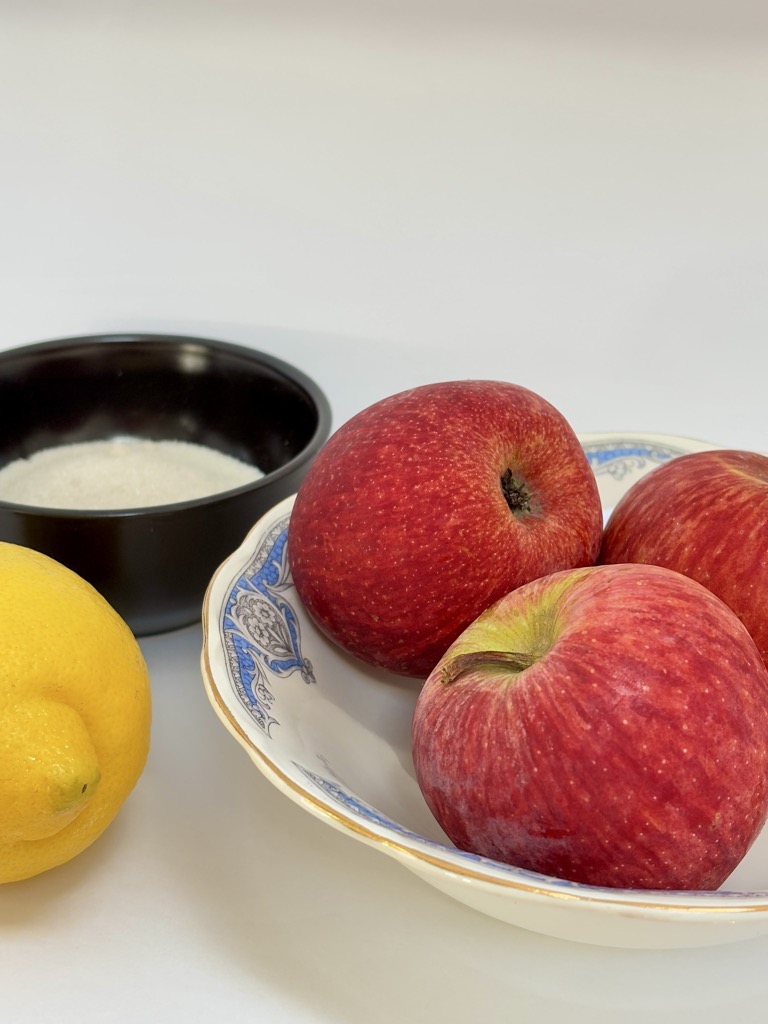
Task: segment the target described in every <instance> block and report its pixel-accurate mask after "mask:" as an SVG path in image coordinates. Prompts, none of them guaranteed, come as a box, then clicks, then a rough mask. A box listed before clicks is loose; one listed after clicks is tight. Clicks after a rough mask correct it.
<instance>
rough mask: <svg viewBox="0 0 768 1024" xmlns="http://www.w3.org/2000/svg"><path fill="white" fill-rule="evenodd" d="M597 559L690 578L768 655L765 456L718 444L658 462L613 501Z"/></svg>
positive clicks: (766, 658) (767, 486)
mask: <svg viewBox="0 0 768 1024" xmlns="http://www.w3.org/2000/svg"><path fill="white" fill-rule="evenodd" d="M600 561H601V562H602V563H604V564H615V563H618V562H646V563H649V564H652V565H662V566H665V567H666V568H668V569H675V570H677V572H681V573H683V574H684V575H685V576H690V577H691V579H694V580H697V581H698V582H699V583H701V584H703V585H704V586H705V587H707V589H708V590H711V591H712V592H713V593H714V594H716V595H717V596H718V597H719V598H720V599H721V600H722V601H725V603H726V604H727V605H728V607H729V608H731V609H732V610H733V611H734V612H735V613H736V614H737V615H738V616H739V618H740V619H741V620H742V622H743V623H744V625H745V626H746V627H747V629H748V630H749V632H750V633H751V634H752V638H753V639H754V641H755V643H756V644H757V648H758V650H759V651H760V654H761V655H762V657H763V660H764V661H766V662H768V457H766V456H765V455H760V454H758V453H756V452H744V451H727V450H720V451H709V452H696V453H694V454H691V455H683V456H680V457H679V458H677V459H673V460H672V461H671V462H668V463H665V464H664V465H663V466H659V467H658V468H657V469H655V470H653V471H652V472H651V473H649V474H648V475H647V476H645V477H642V478H641V479H640V480H639V481H638V482H637V483H636V484H634V486H633V487H631V488H630V490H629V491H627V493H626V494H625V495H624V496H623V498H622V499H621V500H620V501H619V503H618V504H617V505H616V508H615V509H614V510H613V512H612V514H611V516H610V517H609V520H608V523H607V524H606V529H605V535H604V538H603V545H602V550H601V553H600Z"/></svg>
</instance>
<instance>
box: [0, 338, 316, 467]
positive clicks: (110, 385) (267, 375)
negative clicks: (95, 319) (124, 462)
mask: <svg viewBox="0 0 768 1024" xmlns="http://www.w3.org/2000/svg"><path fill="white" fill-rule="evenodd" d="M325 416H326V410H325V409H324V406H323V399H322V396H320V395H319V392H318V390H317V388H316V387H315V386H314V385H313V384H312V382H311V381H309V380H308V379H307V378H305V377H304V376H303V375H302V374H301V373H299V372H298V371H295V370H294V369H293V368H292V367H287V366H286V365H285V364H282V363H281V362H280V361H279V360H277V359H274V358H272V357H269V356H263V355H261V354H258V353H252V352H249V351H248V350H245V349H242V348H240V347H239V346H235V345H229V344H227V343H223V342H210V341H203V340H200V339H195V338H177V337H164V336H157V337H155V336H145V335H111V336H101V337H97V338H82V339H69V340H65V341H61V342H48V343H43V344H41V345H31V346H27V347H25V348H20V349H16V350H12V351H9V352H6V353H3V354H2V355H0V466H2V465H5V464H7V463H9V462H11V461H13V460H15V459H17V458H20V457H28V456H30V455H32V454H34V453H35V452H37V451H39V450H41V449H43V448H50V447H54V446H57V445H62V444H67V443H73V442H79V441H90V440H95V439H104V438H111V437H115V436H120V435H130V436H134V437H140V438H148V439H152V440H180V441H187V442H191V443H196V444H201V445H205V446H207V447H210V448H214V449H216V450H218V451H222V452H225V453H226V454H228V455H232V456H234V457H236V458H239V459H241V460H242V461H244V462H247V463H249V464H252V465H255V466H257V467H258V468H259V469H261V470H262V471H263V472H264V473H267V474H269V473H272V472H274V471H275V470H276V469H279V468H280V467H281V466H284V465H285V464H286V463H288V462H290V461H291V460H292V459H294V458H296V457H297V456H299V455H300V454H301V453H302V452H303V451H304V450H305V449H306V448H307V447H308V445H310V443H311V442H312V440H313V438H314V437H315V435H316V434H317V433H318V429H319V427H320V425H321V420H322V419H323V418H324V417H325Z"/></svg>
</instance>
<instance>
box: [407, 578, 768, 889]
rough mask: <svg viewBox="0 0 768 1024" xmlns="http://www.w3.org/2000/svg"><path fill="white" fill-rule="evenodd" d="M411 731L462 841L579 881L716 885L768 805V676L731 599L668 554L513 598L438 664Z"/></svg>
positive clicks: (433, 804) (432, 797) (425, 776)
mask: <svg viewBox="0 0 768 1024" xmlns="http://www.w3.org/2000/svg"><path fill="white" fill-rule="evenodd" d="M412 738H413V756H414V764H415V768H416V777H417V780H418V783H419V786H420V788H421V790H422V793H423V794H424V797H425V799H426V801H427V804H428V805H429V807H430V808H431V810H432V812H433V814H434V815H435V817H436V819H437V820H438V822H439V823H440V825H441V826H442V828H443V829H444V831H445V832H446V834H447V835H448V836H449V838H450V839H451V840H452V841H453V842H454V843H455V844H456V846H458V847H459V848H461V849H464V850H469V851H472V852H474V853H476V854H480V855H483V856H486V857H491V858H494V859H496V860H500V861H503V862H506V863H511V864H516V865H518V866H520V867H523V868H527V869H530V870H533V871H538V872H542V873H544V874H547V875H552V876H556V877H560V878H566V879H571V880H573V881H577V882H583V883H588V884H592V885H603V886H611V887H623V888H643V889H714V888H717V887H718V886H719V885H721V884H722V882H723V881H724V880H725V879H726V878H727V876H728V875H729V874H730V873H731V871H732V870H733V869H734V868H735V867H736V865H737V864H738V862H739V861H740V860H741V859H742V857H743V856H744V854H745V853H746V851H747V850H748V848H749V846H750V845H751V843H752V842H753V840H754V838H755V836H756V835H757V833H758V832H759V830H760V829H761V827H762V826H763V823H764V822H765V820H766V814H768V670H767V669H766V667H765V665H764V664H763V662H762V660H761V658H760V655H759V653H758V651H757V648H756V647H755V644H754V642H753V640H752V638H751V637H750V636H749V633H748V632H747V630H746V629H745V628H744V626H743V625H742V623H741V622H740V621H739V619H738V618H737V617H736V616H735V615H734V614H733V612H731V611H730V609H729V608H727V607H726V605H724V604H723V603H722V602H721V601H720V600H719V599H718V598H716V597H715V596H714V595H713V594H712V593H710V591H708V590H706V589H705V588H704V587H702V586H700V585H699V584H698V583H695V582H694V581H692V580H689V579H687V578H686V577H685V576H681V575H680V574H679V573H675V572H672V571H671V570H668V569H661V568H658V567H657V566H646V565H615V566H613V565H612V566H596V567H592V568H586V569H580V570H576V571H566V572H561V573H556V574H554V575H552V576H549V577H546V578H544V579H539V580H536V581H535V582H533V583H530V584H528V585H527V586H524V587H521V588H519V589H518V590H516V591H514V592H513V593H511V594H509V595H507V596H506V597H504V598H502V599H501V601H499V602H498V603H497V604H496V605H494V606H493V607H492V608H490V609H488V610H486V611H485V612H484V613H483V614H482V615H480V616H479V618H478V619H477V620H476V621H475V622H474V623H473V624H472V625H470V626H469V628H468V629H467V630H466V631H465V632H464V633H463V634H462V635H461V636H460V637H459V638H458V640H457V641H456V642H455V643H454V644H453V645H452V646H451V648H450V649H449V650H448V651H447V652H446V654H445V655H444V657H443V658H442V659H441V660H440V662H439V663H438V664H437V666H436V667H435V669H434V670H433V671H432V673H431V674H430V676H429V678H428V679H427V681H426V683H425V684H424V687H423V689H422V691H421V693H420V694H419V697H418V699H417V704H416V709H415V715H414V720H413V737H412Z"/></svg>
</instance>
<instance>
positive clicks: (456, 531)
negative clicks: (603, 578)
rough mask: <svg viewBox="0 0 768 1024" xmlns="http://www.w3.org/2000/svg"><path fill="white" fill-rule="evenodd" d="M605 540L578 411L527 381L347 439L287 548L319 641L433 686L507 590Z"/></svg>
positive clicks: (586, 555) (424, 398) (464, 393)
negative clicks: (321, 635) (458, 641)
mask: <svg viewBox="0 0 768 1024" xmlns="http://www.w3.org/2000/svg"><path fill="white" fill-rule="evenodd" d="M601 535H602V510H601V506H600V498H599V495H598V491H597V485H596V483H595V479H594V475H593V473H592V471H591V469H590V467H589V464H588V462H587V459H586V457H585V455H584V452H583V450H582V448H581V445H580V444H579V441H578V439H577V437H576V435H575V434H574V432H573V430H572V428H571V427H570V425H569V424H568V422H567V421H566V419H565V418H564V416H563V415H562V414H561V413H560V412H559V411H558V410H557V409H555V408H554V407H553V406H552V405H551V404H550V403H549V402H547V401H546V400H545V399H543V398H541V397H540V396H539V395H537V394H535V393H534V392H532V391H529V390H527V389H526V388H523V387H519V386H517V385H514V384H509V383H505V382H500V381H451V382H442V383H438V384H431V385H425V386H422V387H418V388H414V389H412V390H410V391H406V392H402V393H400V394H397V395H393V396H391V397H389V398H387V399H384V400H383V401H381V402H378V403H376V404H375V405H373V406H370V407H369V408H367V409H365V410H363V411H362V412H360V413H358V414H357V415H356V416H354V417H353V418H352V419H351V420H349V421H348V422H347V423H345V424H344V425H343V426H342V427H341V428H340V429H339V430H337V431H336V433H335V434H334V435H333V436H332V437H331V438H330V440H329V441H328V442H327V443H326V445H325V446H324V448H323V449H322V450H321V451H320V453H319V455H318V456H317V458H316V459H315V461H314V463H313V464H312V466H311V467H310V470H309V472H308V473H307V475H306V477H305V478H304V481H303V483H302V484H301V487H300V488H299V493H298V495H297V498H296V503H295V505H294V508H293V512H292V514H291V521H290V527H289V534H288V547H289V557H290V563H291V568H292V572H293V579H294V582H295V584H296V589H297V591H298V593H299V596H300V597H301V599H302V601H303V603H304V605H305V607H306V609H307V612H308V613H309V615H310V616H311V617H312V619H313V620H314V621H315V622H316V623H317V625H318V626H319V627H320V629H321V630H323V631H324V632H325V633H326V634H327V635H328V636H329V637H330V638H331V639H332V640H334V641H335V642H336V643H337V644H339V645H340V646H341V647H342V648H344V649H345V650H347V651H348V652H350V653H351V654H353V655H355V656H356V657H358V658H360V659H362V660H364V661H366V662H369V663H371V664H374V665H378V666H380V667H383V668H387V669H390V670H392V671H394V672H397V673H400V674H403V675H411V676H418V677H422V678H423V677H424V676H426V675H427V673H428V672H429V671H430V669H431V668H432V667H433V666H434V664H435V662H436V661H437V660H438V658H439V657H440V656H441V655H442V654H443V652H444V651H445V649H446V648H447V647H448V645H449V644H450V643H451V641H452V640H454V639H455V638H456V636H458V634H459V633H460V632H461V630H462V629H463V628H464V627H465V626H466V625H468V623H470V622H471V621H472V619H474V618H475V617H476V616H477V615H478V614H479V613H480V612H481V611H482V610H483V609H484V608H486V607H487V606H488V605H490V604H492V603H493V602H494V601H495V600H497V599H498V598H499V597H501V596H502V594H505V593H507V591H509V590H512V589H513V588H514V587H518V586H520V585H521V584H522V583H526V582H527V581H529V580H532V579H535V578H536V577H538V576H542V575H545V574H547V573H550V572H554V571H556V570H559V569H564V568H569V567H573V566H581V565H591V564H592V563H594V561H595V560H596V558H597V554H598V551H599V548H600V539H601Z"/></svg>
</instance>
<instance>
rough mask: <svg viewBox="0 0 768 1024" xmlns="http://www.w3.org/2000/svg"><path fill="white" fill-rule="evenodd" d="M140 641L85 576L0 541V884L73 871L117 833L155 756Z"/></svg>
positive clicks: (148, 694)
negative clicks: (66, 868) (112, 826)
mask: <svg viewBox="0 0 768 1024" xmlns="http://www.w3.org/2000/svg"><path fill="white" fill-rule="evenodd" d="M150 719H151V698H150V689H149V677H148V674H147V668H146V665H145V662H144V659H143V657H142V654H141V650H140V648H139V645H138V643H137V642H136V639H135V637H134V636H133V633H132V632H131V631H130V629H129V628H128V626H127V625H126V624H125V622H124V621H123V620H122V618H121V617H120V616H119V615H118V614H117V612H115V611H114V609H113V608H112V607H111V606H110V605H109V604H108V603H107V601H105V600H104V598H103V597H102V596H101V595H100V594H99V593H97V591H96V590H94V588H93V587H92V586H91V585H90V584H89V583H86V582H85V580H83V579H82V578H81V577H80V576H78V575H77V574H76V573H74V572H72V571H71V570H70V569H67V568H65V566H63V565H61V564H60V563H58V562H56V561H54V560H53V559H51V558H48V557H47V556H46V555H42V554H40V553H38V552H36V551H32V550H31V549H30V548H26V547H21V546H19V545H16V544H7V543H3V542H0V882H13V881H18V880H19V879H22V878H29V877H30V876H31V875H36V874H39V873H40V872H41V871H46V870H48V869H49V868H53V867H56V866H57V865H58V864H63V863H64V862H65V861H68V860H71V858H72V857H74V856H76V855H77V854H78V853H80V852H81V851H82V850H84V849H85V848H86V847H87V846H89V845H90V844H91V843H92V842H93V841H94V840H95V839H96V838H98V836H100V835H101V833H102V832H103V831H104V829H105V828H106V827H107V825H109V823H110V822H111V821H112V820H113V818H114V817H115V815H116V814H117V812H118V810H119V809H120V807H121V806H122V804H123V802H124V801H125V799H126V797H127V796H128V794H129V793H130V792H131V790H132V789H133V787H134V786H135V784H136V782H137V780H138V778H139V776H140V775H141V773H142V771H143V769H144V765H145V763H146V759H147V753H148V751H149V733H150Z"/></svg>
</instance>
